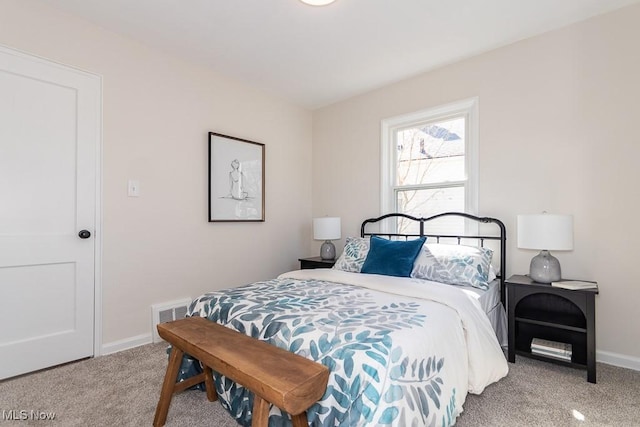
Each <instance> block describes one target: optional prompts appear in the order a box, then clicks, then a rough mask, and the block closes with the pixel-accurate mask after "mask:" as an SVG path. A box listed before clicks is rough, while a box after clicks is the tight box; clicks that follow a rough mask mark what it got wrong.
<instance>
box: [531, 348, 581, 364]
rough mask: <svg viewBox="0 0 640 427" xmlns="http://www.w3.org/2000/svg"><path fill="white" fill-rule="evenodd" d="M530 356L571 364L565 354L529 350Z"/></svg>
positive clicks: (569, 357)
mask: <svg viewBox="0 0 640 427" xmlns="http://www.w3.org/2000/svg"><path fill="white" fill-rule="evenodd" d="M531 354H537V355H538V356H544V357H551V358H553V359H557V360H564V361H565V362H571V355H570V354H569V355H566V354H560V353H554V352H551V351H543V350H539V349H535V348H532V349H531Z"/></svg>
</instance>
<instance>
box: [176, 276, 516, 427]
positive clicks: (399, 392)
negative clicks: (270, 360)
mask: <svg viewBox="0 0 640 427" xmlns="http://www.w3.org/2000/svg"><path fill="white" fill-rule="evenodd" d="M189 315H190V316H202V317H206V318H208V319H210V320H212V321H214V322H218V323H221V324H224V325H226V326H228V327H230V328H233V329H236V330H238V331H240V332H242V333H245V334H247V335H250V336H252V337H254V338H258V339H261V340H264V341H267V342H269V343H271V344H273V345H276V346H278V347H281V348H284V349H287V350H289V351H292V352H294V353H297V354H299V355H302V356H304V357H307V358H309V359H312V360H315V361H317V362H319V363H322V364H324V365H326V366H327V367H329V369H330V371H331V373H330V376H329V383H328V387H327V390H326V392H325V394H324V396H323V397H322V399H321V400H320V401H319V402H317V403H316V404H315V405H313V406H312V407H311V408H310V409H309V410H308V411H307V417H308V420H309V423H310V425H313V426H374V425H375V426H377V425H394V426H436V425H437V426H449V425H453V424H455V420H456V417H457V416H458V415H459V414H460V412H462V404H463V403H464V401H465V398H466V395H467V392H468V391H470V392H473V393H480V392H481V391H482V390H483V389H484V387H485V386H486V385H488V384H490V383H492V382H494V381H497V380H498V379H500V378H502V377H503V376H505V375H506V374H507V363H506V361H505V358H504V355H503V353H502V351H501V349H500V346H499V344H498V341H497V339H496V337H495V334H494V332H493V329H492V327H491V325H490V323H489V320H488V319H487V317H486V315H485V313H484V312H483V311H482V309H481V308H480V306H479V305H478V303H477V301H475V300H474V299H473V298H471V297H468V296H467V295H465V294H464V293H463V292H461V291H460V290H459V289H457V288H456V287H454V286H449V285H442V284H439V283H435V282H428V281H424V280H419V279H411V278H396V277H388V276H379V275H369V274H360V273H347V272H343V271H338V270H330V269H317V270H300V271H294V272H290V273H287V274H284V275H282V276H280V277H279V278H278V279H274V280H270V281H264V282H257V283H254V284H251V285H247V286H243V287H239V288H235V289H227V290H222V291H215V292H210V293H207V294H205V295H203V296H201V297H199V298H198V299H196V300H195V301H194V302H193V303H192V304H191V306H190V310H189ZM215 384H216V388H217V392H218V395H219V398H220V401H221V403H222V405H223V406H224V407H225V408H226V409H227V410H228V411H229V412H230V413H231V415H232V416H234V417H235V418H236V419H237V420H238V422H239V423H240V424H242V425H245V426H249V425H250V424H251V409H252V406H253V396H252V394H251V393H249V392H248V391H247V390H246V389H244V388H243V387H241V386H239V385H237V384H235V383H234V382H232V381H230V380H229V379H227V378H225V377H222V376H220V375H217V374H216V375H215ZM289 425H291V421H290V419H289V417H288V415H287V414H283V413H281V412H280V410H279V409H278V408H275V407H272V409H271V414H270V419H269V426H289Z"/></svg>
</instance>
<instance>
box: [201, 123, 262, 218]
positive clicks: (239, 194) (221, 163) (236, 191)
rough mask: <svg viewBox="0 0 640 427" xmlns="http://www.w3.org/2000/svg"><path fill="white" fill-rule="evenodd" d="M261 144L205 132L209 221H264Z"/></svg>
mask: <svg viewBox="0 0 640 427" xmlns="http://www.w3.org/2000/svg"><path fill="white" fill-rule="evenodd" d="M264 159H265V145H264V144H261V143H259V142H254V141H249V140H246V139H242V138H236V137H234V136H229V135H223V134H220V133H215V132H209V222H264V206H265V203H264V199H265V194H264V177H265V167H264V165H265V163H264Z"/></svg>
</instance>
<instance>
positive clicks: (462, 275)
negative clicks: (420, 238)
mask: <svg viewBox="0 0 640 427" xmlns="http://www.w3.org/2000/svg"><path fill="white" fill-rule="evenodd" d="M492 257H493V251H492V250H491V249H487V248H480V247H477V246H465V245H446V244H438V243H427V244H425V245H424V246H423V247H422V250H421V251H420V254H419V255H418V258H416V260H415V262H414V264H413V271H412V272H411V277H415V278H418V279H426V280H432V281H434V282H441V283H446V284H449V285H462V286H473V287H474V288H479V289H489V282H490V280H489V274H490V273H489V272H490V270H491V268H490V267H491V258H492ZM494 276H495V273H494ZM494 278H495V277H494Z"/></svg>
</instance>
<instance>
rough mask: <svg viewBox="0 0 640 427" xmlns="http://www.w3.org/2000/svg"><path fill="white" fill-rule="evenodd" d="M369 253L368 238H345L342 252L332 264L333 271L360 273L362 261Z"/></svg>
mask: <svg viewBox="0 0 640 427" xmlns="http://www.w3.org/2000/svg"><path fill="white" fill-rule="evenodd" d="M368 253H369V238H368V237H367V238H364V237H347V241H346V242H345V244H344V251H342V254H340V257H338V260H337V261H336V263H335V264H334V266H333V268H334V269H335V270H342V271H349V272H352V273H360V270H362V266H363V265H364V260H365V259H366V258H367V254H368Z"/></svg>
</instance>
